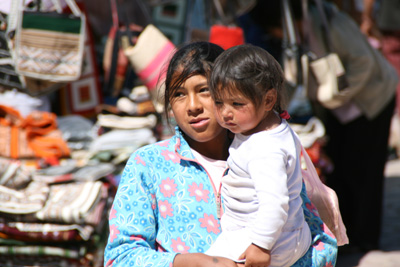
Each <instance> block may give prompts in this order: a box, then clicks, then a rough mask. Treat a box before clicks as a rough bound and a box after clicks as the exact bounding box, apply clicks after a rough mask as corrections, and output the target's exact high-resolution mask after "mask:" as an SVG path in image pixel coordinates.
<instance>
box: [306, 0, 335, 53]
mask: <svg viewBox="0 0 400 267" xmlns="http://www.w3.org/2000/svg"><path fill="white" fill-rule="evenodd" d="M309 1H310V0H302V12H303V35H304V46H305V47H306V48H307V49H313V50H314V51H312V52H313V53H315V54H316V56H317V57H320V56H323V55H321V53H322V51H324V50H326V52H327V53H330V52H332V51H333V50H332V45H331V39H330V35H329V32H330V27H329V22H328V18H327V16H326V12H325V9H324V7H323V3H322V1H321V0H314V2H315V4H316V7H317V11H318V15H319V18H320V19H321V32H322V41H323V43H324V49H322V47H321V45H320V43H319V42H318V41H317V40H316V36H315V35H313V30H312V19H311V18H310V15H309Z"/></svg>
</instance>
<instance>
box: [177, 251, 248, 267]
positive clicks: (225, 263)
mask: <svg viewBox="0 0 400 267" xmlns="http://www.w3.org/2000/svg"><path fill="white" fill-rule="evenodd" d="M173 267H244V265H243V264H237V263H235V262H234V261H233V260H230V259H227V258H223V257H215V256H208V255H206V254H203V253H188V254H178V255H176V257H175V260H174V265H173Z"/></svg>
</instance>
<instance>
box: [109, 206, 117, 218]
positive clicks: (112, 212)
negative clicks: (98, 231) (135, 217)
mask: <svg viewBox="0 0 400 267" xmlns="http://www.w3.org/2000/svg"><path fill="white" fill-rule="evenodd" d="M114 218H117V210H115V209H114V204H113V205H112V207H111V210H110V216H109V217H108V220H112V219H114Z"/></svg>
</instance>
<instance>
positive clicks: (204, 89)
mask: <svg viewBox="0 0 400 267" xmlns="http://www.w3.org/2000/svg"><path fill="white" fill-rule="evenodd" d="M209 91H210V90H209V89H208V87H203V88H201V89H200V93H203V92H209Z"/></svg>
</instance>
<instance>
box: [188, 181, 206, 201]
mask: <svg viewBox="0 0 400 267" xmlns="http://www.w3.org/2000/svg"><path fill="white" fill-rule="evenodd" d="M189 192H190V196H191V197H193V196H195V197H196V201H201V200H204V202H206V203H208V194H209V193H210V191H208V190H203V184H200V186H199V185H197V184H196V183H195V182H193V183H192V185H189Z"/></svg>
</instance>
